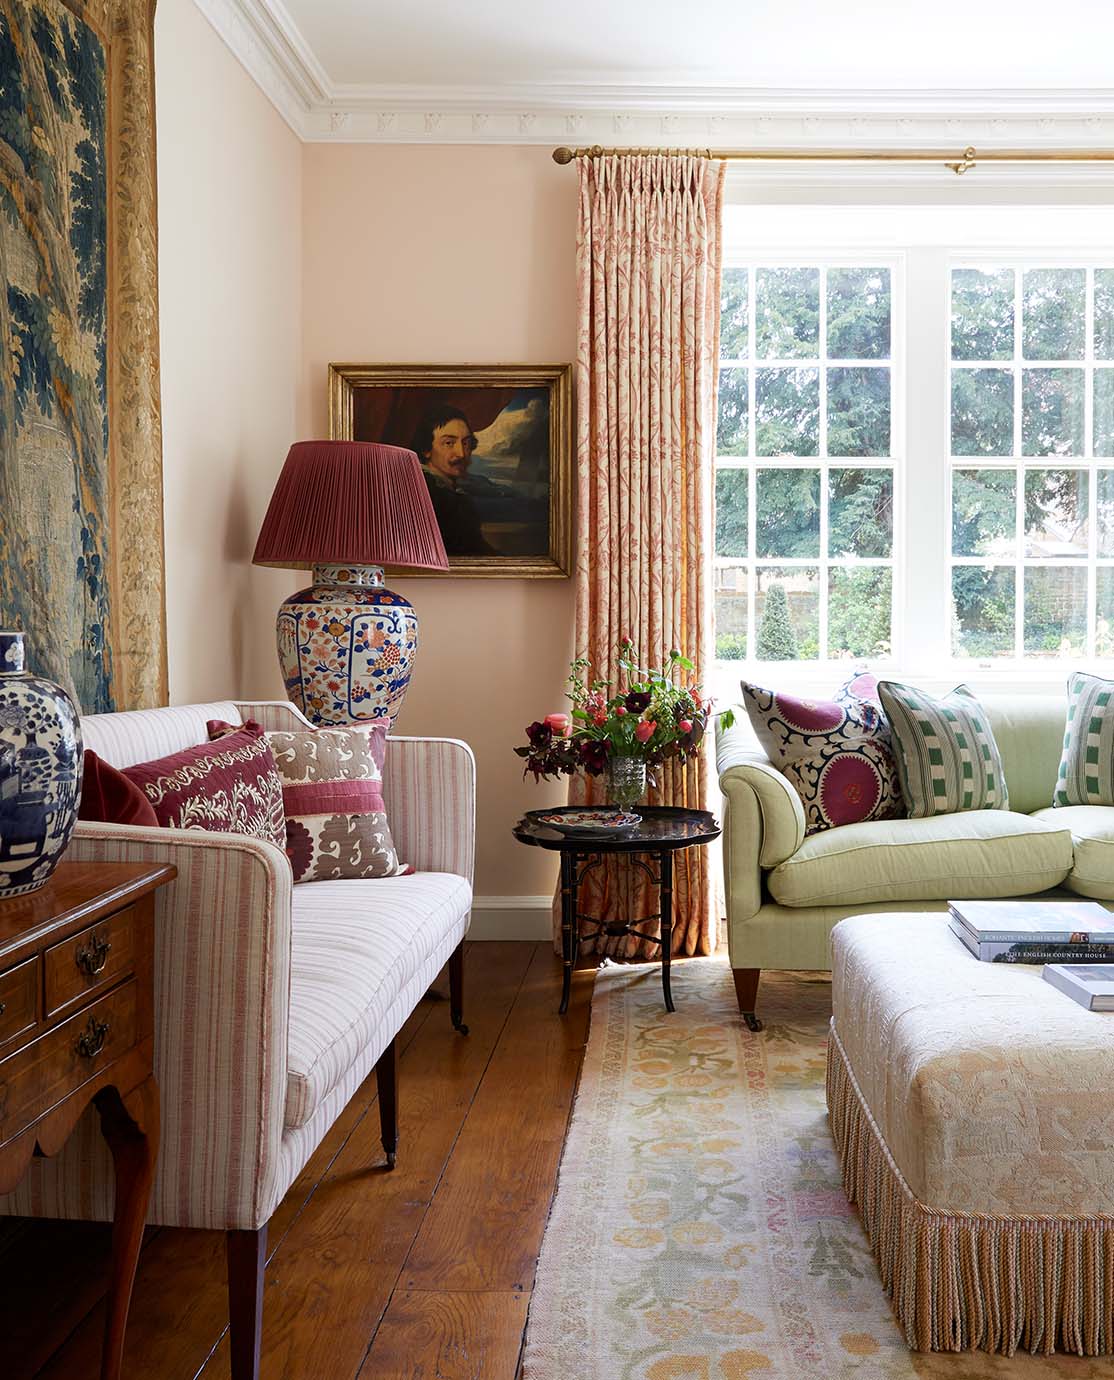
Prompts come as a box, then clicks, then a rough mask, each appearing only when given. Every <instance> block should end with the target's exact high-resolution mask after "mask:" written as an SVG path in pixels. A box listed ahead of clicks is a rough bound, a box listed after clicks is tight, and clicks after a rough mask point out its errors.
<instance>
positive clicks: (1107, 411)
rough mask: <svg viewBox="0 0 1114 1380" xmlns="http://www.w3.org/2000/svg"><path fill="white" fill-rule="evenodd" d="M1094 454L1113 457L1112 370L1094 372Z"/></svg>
mask: <svg viewBox="0 0 1114 1380" xmlns="http://www.w3.org/2000/svg"><path fill="white" fill-rule="evenodd" d="M1095 454H1096V455H1114V369H1096V370H1095Z"/></svg>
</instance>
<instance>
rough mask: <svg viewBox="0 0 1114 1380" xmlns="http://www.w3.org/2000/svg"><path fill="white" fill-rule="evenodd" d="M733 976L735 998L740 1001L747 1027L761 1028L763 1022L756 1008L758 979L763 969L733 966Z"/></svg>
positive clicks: (750, 1028)
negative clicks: (755, 1010) (756, 1012)
mask: <svg viewBox="0 0 1114 1380" xmlns="http://www.w3.org/2000/svg"><path fill="white" fill-rule="evenodd" d="M731 976H732V977H733V978H734V979H735V1000H736V1001H737V1002H738V1003H739V1010H740V1011H741V1012H742V1016H743V1020H744V1021H745V1022H746V1025H747V1029H748V1030H761V1029H762V1022H761V1021H760V1020H759V1019H758V1017H757V1016H756V1015H755V1014H754V1008H755V1006H756V1005H757V1004H758V980H759V978H760V977H761V976H762V969H761V968H732V969H731Z"/></svg>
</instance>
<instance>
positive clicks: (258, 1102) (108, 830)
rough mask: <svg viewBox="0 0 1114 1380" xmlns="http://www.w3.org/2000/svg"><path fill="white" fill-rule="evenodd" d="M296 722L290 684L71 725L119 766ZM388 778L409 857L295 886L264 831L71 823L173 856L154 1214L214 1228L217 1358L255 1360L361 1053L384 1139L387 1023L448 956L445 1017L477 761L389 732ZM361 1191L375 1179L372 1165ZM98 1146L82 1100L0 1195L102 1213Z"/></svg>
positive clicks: (80, 1214) (100, 841) (161, 926)
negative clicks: (262, 696) (305, 1179)
mask: <svg viewBox="0 0 1114 1380" xmlns="http://www.w3.org/2000/svg"><path fill="white" fill-rule="evenodd" d="M247 718H252V719H256V720H258V721H259V722H260V723H261V724H262V726H263V727H264V728H265V729H270V730H281V729H291V728H295V729H296V728H303V727H308V726H309V725H308V721H307V720H306V719H304V718H303V717H302V715H301V714H300V713H299V712H298V711H297V710H296V709H295V708H294V707H293V706H292V705H290V704H287V703H254V704H247V703H244V704H238V703H232V702H220V703H215V704H200V705H187V706H182V707H179V708H174V709H152V710H139V711H135V712H132V713H123V714H106V715H94V716H90V717H87V718H85V719H84V720H83V722H82V727H83V730H84V736H85V743H86V746H87V747H91V748H92V749H93V750H94V751H95V752H97V753H98V754H99V755H100V756H101V757H102V758H104V759H105V760H106V761H108V762H110V763H111V764H112V765H113V766H117V767H124V766H129V765H131V764H133V763H135V762H140V761H145V760H150V759H152V758H155V757H161V756H164V755H165V754H167V753H171V752H177V751H180V750H181V749H182V748H185V747H188V746H191V745H193V744H196V743H201V742H204V741H206V738H207V732H206V722H207V721H208V720H209V719H224V720H226V721H227V722H229V723H240V722H242V721H243V720H244V719H247ZM383 786H384V797H385V800H386V805H387V812H388V818H389V820H390V824H391V830H392V833H393V835H394V839H395V842H396V844H397V846H398V850H399V856H400V857H402V858H404V859H405V860H406V861H407V862H409V863H410V864H412V865H413V867H414V868H415V869H416V871H415V873H414V875H412V876H407V877H392V878H384V879H382V880H373V881H333V882H314V883H311V884H304V885H300V886H296V887H295V886H292V884H291V871H290V864H289V862H288V860H287V858H286V856H285V854H284V853H283V852H282V851H281V850H280V849H278V848H276V847H274V845H272V844H269V843H265V842H263V841H261V840H257V839H252V838H245V837H242V836H238V835H229V834H214V833H207V832H203V831H199V830H188V829H154V828H140V827H134V826H124V825H107V824H96V825H94V824H79V825H78V827H77V830H76V833H75V835H74V840H73V843H72V845H71V849H70V852H69V855H68V856H69V857H71V858H74V859H78V860H89V859H104V860H109V859H119V860H125V861H159V862H169V863H173V864H174V865H175V866H176V867H177V869H178V877H177V880H176V881H175V882H174V883H172V884H171V885H169V886H168V887H165V888H163V889H162V890H161V891H160V893H159V899H158V902H157V909H156V936H155V1071H156V1075H157V1077H158V1082H159V1088H160V1092H161V1099H162V1135H161V1146H160V1151H159V1160H158V1168H157V1173H156V1178H155V1185H154V1190H153V1193H152V1201H151V1211H150V1221H152V1222H155V1223H159V1224H162V1225H165V1226H183V1227H205V1228H212V1229H218V1230H222V1231H226V1232H227V1233H228V1266H229V1300H230V1316H231V1323H232V1375H233V1377H234V1380H249V1377H255V1376H256V1375H257V1374H258V1366H259V1346H260V1328H261V1317H262V1270H263V1263H264V1260H265V1258H266V1232H267V1221H268V1219H269V1218H270V1216H271V1214H272V1213H273V1212H274V1210H275V1208H276V1207H277V1206H278V1204H279V1202H280V1201H281V1200H282V1197H283V1195H284V1194H285V1193H286V1191H287V1189H288V1188H289V1187H290V1185H291V1183H292V1182H293V1180H294V1178H295V1177H296V1175H297V1174H298V1173H299V1171H300V1170H301V1168H302V1166H303V1165H304V1164H305V1163H306V1161H307V1159H308V1158H309V1156H310V1155H311V1154H312V1153H313V1151H314V1149H315V1148H316V1147H317V1145H318V1144H319V1143H320V1141H321V1139H322V1137H323V1136H324V1135H325V1133H326V1131H328V1129H329V1127H330V1126H331V1125H332V1123H333V1122H334V1121H335V1120H336V1118H337V1117H338V1116H339V1114H340V1113H341V1111H342V1110H343V1108H344V1107H345V1105H346V1103H347V1102H348V1100H349V1098H350V1097H351V1096H352V1094H353V1093H354V1092H355V1091H356V1089H357V1088H358V1087H359V1086H360V1084H361V1083H362V1082H363V1080H364V1079H365V1078H366V1077H367V1075H368V1073H369V1072H370V1071H371V1069H372V1068H376V1070H377V1073H378V1074H379V1080H380V1083H379V1086H380V1091H381V1093H382V1094H383V1095H382V1096H381V1097H380V1112H381V1116H382V1124H383V1137H384V1148H385V1149H386V1150H387V1152H388V1162H389V1163H393V1156H394V1143H393V1141H394V1135H395V1128H394V1105H395V1097H394V1092H395V1082H394V1080H395V1068H396V1059H395V1047H394V1039H395V1035H396V1034H397V1033H398V1031H399V1029H400V1027H401V1026H402V1024H403V1022H404V1021H405V1020H406V1018H407V1016H408V1015H409V1014H410V1012H411V1011H412V1010H413V1009H414V1007H415V1005H416V1004H417V1002H418V1001H419V1000H420V998H421V996H422V994H423V993H424V992H425V991H426V990H427V989H428V987H429V986H430V984H431V983H432V982H433V980H434V978H436V976H437V975H438V973H439V972H440V971H441V969H442V967H443V966H444V965H445V963H446V962H448V963H449V968H450V985H451V988H452V1014H453V1019H454V1024H456V1025H457V1026H458V1028H460V1029H462V1030H463V1029H465V1028H464V1027H463V1026H462V1025H461V1022H460V998H461V985H462V977H463V968H462V961H461V960H462V954H463V948H462V945H463V939H464V935H465V932H466V931H467V928H468V922H469V917H470V913H471V904H472V887H471V883H472V866H473V856H474V851H475V763H474V760H473V757H472V753H471V750H470V749H469V748H468V747H467V745H466V744H464V743H460V742H455V741H452V740H449V739H439V738H407V737H390V738H389V739H388V744H387V757H386V763H385V767H384V781H383ZM366 1191H367V1192H374V1181H369V1183H368V1186H367V1190H366ZM112 1201H113V1176H112V1165H111V1159H110V1157H109V1155H108V1153H107V1150H106V1147H105V1145H104V1142H103V1140H102V1138H101V1135H100V1131H99V1126H98V1123H97V1121H96V1118H95V1115H89V1114H87V1115H86V1116H85V1118H84V1119H83V1121H82V1123H81V1124H80V1126H79V1128H78V1129H77V1131H75V1133H74V1135H73V1136H72V1137H71V1139H70V1140H69V1142H68V1143H67V1145H66V1147H65V1149H64V1150H63V1152H62V1153H61V1154H60V1155H59V1156H58V1157H57V1158H56V1159H49V1160H43V1159H37V1160H36V1161H35V1162H34V1164H33V1166H32V1172H30V1173H29V1174H28V1176H27V1177H26V1178H25V1179H24V1181H23V1183H22V1184H21V1185H20V1186H19V1188H18V1189H16V1191H15V1192H13V1193H11V1194H8V1195H4V1196H0V1212H4V1213H9V1214H18V1215H22V1216H45V1217H64V1218H83V1219H97V1220H107V1219H110V1218H111V1216H112Z"/></svg>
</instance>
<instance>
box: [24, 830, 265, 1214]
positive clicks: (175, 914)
mask: <svg viewBox="0 0 1114 1380" xmlns="http://www.w3.org/2000/svg"><path fill="white" fill-rule="evenodd" d="M66 858H67V860H71V859H72V860H74V861H78V862H100V861H110V860H111V861H122V862H151V863H155V862H158V863H172V864H173V865H174V866H175V867H176V868H177V869H178V876H177V878H176V879H175V880H174V881H173V882H171V883H169V884H168V885H167V886H164V887H160V888H159V890H158V892H157V893H156V899H155V970H154V983H155V993H154V996H155V1000H154V1008H155V1075H156V1077H157V1079H158V1084H159V1092H160V1096H161V1104H162V1133H161V1137H160V1142H161V1143H160V1149H159V1158H158V1166H157V1170H156V1176H155V1185H154V1189H153V1192H152V1195H151V1209H150V1220H151V1221H153V1222H158V1223H161V1224H163V1225H167V1226H190V1227H212V1228H218V1229H221V1228H241V1229H253V1228H255V1227H258V1226H260V1225H262V1223H264V1222H265V1221H266V1220H267V1218H268V1217H269V1216H270V1214H271V1212H272V1211H273V1210H274V1207H275V1205H276V1201H277V1197H278V1196H279V1194H280V1193H281V1191H282V1190H283V1189H284V1188H285V1181H284V1180H282V1179H281V1175H282V1173H283V1166H282V1164H281V1163H280V1150H281V1146H282V1135H283V1123H284V1111H285V1104H286V1050H287V1024H288V1016H289V1005H290V945H291V872H290V864H289V862H288V860H287V858H286V856H285V854H284V853H282V851H281V850H280V849H278V848H276V847H274V845H272V844H269V843H264V842H263V841H262V840H259V839H253V838H247V837H242V836H239V835H231V834H213V833H208V832H205V831H202V830H196V829H156V828H140V827H136V826H131V825H111V824H84V823H79V824H78V825H77V828H76V829H75V831H74V836H73V840H72V842H71V844H70V847H69V850H68V852H67V854H66ZM86 1123H88V1124H86ZM112 1183H113V1180H112V1171H111V1164H110V1161H109V1160H108V1157H107V1153H106V1151H105V1150H104V1146H103V1141H102V1140H101V1137H100V1135H99V1133H98V1131H97V1124H96V1119H95V1117H90V1116H89V1115H87V1116H86V1117H84V1118H83V1123H82V1127H81V1134H78V1135H75V1136H73V1137H72V1138H71V1142H70V1143H68V1144H67V1146H66V1147H65V1149H64V1150H63V1152H62V1154H61V1155H59V1156H58V1157H57V1159H54V1160H39V1161H36V1172H35V1173H32V1174H29V1175H28V1176H27V1177H26V1178H25V1179H24V1181H23V1183H22V1184H21V1185H20V1186H19V1187H18V1188H17V1189H16V1191H15V1193H14V1194H12V1195H10V1199H9V1200H8V1201H6V1202H5V1204H4V1211H6V1212H15V1213H21V1212H22V1213H27V1214H29V1215H47V1216H59V1217H78V1218H104V1217H111V1215H112V1196H113V1189H112Z"/></svg>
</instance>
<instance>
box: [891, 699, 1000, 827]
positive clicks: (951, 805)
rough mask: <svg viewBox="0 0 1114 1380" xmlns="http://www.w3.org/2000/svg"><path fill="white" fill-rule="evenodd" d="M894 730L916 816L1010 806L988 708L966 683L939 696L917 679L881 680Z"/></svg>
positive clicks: (907, 796)
mask: <svg viewBox="0 0 1114 1380" xmlns="http://www.w3.org/2000/svg"><path fill="white" fill-rule="evenodd" d="M878 696H879V698H880V699H881V701H882V708H883V710H884V711H885V714H886V718H887V719H889V721H890V729H891V731H892V733H893V746H894V757H895V759H896V761H897V770H898V775H899V776H900V778H901V791H902V794H903V795H904V797H905V804H906V805H907V806H908V809H909V814H910V816H911V817H912V818H913V819H925V818H928V817H929V816H932V815H947V814H954V813H956V812H957V811H961V810H1007V809H1009V792H1008V790H1007V786H1006V777H1005V773H1004V771H1003V769H1002V759H1001V756H1000V755H999V752H998V744H997V743H996V742H995V739H994V731H993V729H992V728H991V727H990V720H989V718H988V717H987V713H986V710H985V709H984V708H983V706H982V705H981V704H980V703H979V701H978V699H977V698H976V697H975V696H974V695H973V694H972V693H971V691H970V690H968V689H967V687H966V686H965V685H958V686H956V688H955V689H954V690H953V691H952V692H951V694H949V695H945V696H944V697H943V698H942V699H937V698H936V697H935V696H934V695H929V694H926V693H925V691H923V690H920V689H918V688H917V687H916V686H913V685H902V684H901V683H900V682H898V681H893V680H881V681H879V682H878Z"/></svg>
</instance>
